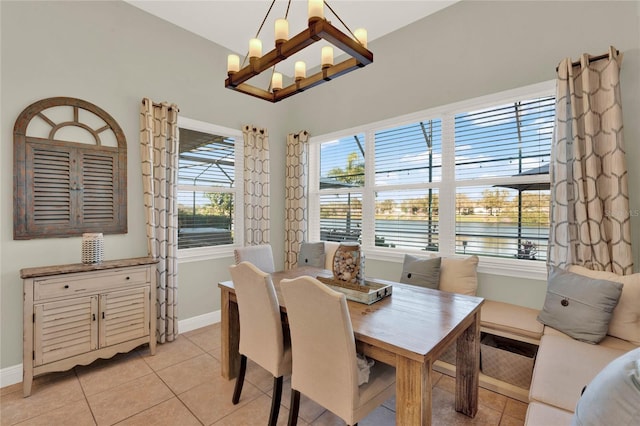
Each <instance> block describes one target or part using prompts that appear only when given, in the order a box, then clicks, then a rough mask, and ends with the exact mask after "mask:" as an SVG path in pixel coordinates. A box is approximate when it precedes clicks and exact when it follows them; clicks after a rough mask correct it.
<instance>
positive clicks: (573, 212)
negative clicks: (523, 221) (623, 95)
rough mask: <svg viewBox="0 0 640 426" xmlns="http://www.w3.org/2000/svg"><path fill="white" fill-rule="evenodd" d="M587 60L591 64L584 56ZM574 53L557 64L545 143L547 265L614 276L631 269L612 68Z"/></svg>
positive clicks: (613, 58) (616, 60)
mask: <svg viewBox="0 0 640 426" xmlns="http://www.w3.org/2000/svg"><path fill="white" fill-rule="evenodd" d="M590 59H591V61H590ZM621 63H622V55H620V54H618V52H617V51H616V50H615V49H614V48H613V47H612V48H610V49H609V53H608V55H604V59H598V60H594V58H590V57H589V55H586V54H584V55H582V57H581V58H580V63H579V64H577V65H575V64H572V62H571V59H570V58H567V59H564V60H563V61H562V62H561V63H560V65H559V66H558V80H557V94H556V123H555V133H554V138H553V144H552V148H551V161H550V174H551V227H550V236H549V256H548V259H549V263H550V264H551V265H555V266H559V267H566V266H568V265H572V264H576V265H581V266H584V267H586V268H589V269H593V270H598V271H610V272H615V273H617V274H620V275H624V274H630V273H632V270H633V261H632V253H631V235H630V226H629V218H630V211H629V193H628V188H627V166H626V160H625V150H624V145H623V140H622V136H623V127H622V105H621V99H620V79H619V76H620V65H621Z"/></svg>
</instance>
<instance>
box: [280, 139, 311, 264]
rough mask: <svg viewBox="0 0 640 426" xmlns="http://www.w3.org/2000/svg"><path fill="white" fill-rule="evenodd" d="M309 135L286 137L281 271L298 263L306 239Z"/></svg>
mask: <svg viewBox="0 0 640 426" xmlns="http://www.w3.org/2000/svg"><path fill="white" fill-rule="evenodd" d="M308 142H309V133H308V132H307V131H306V130H303V131H302V132H299V133H295V134H294V133H291V134H289V135H288V136H287V154H286V156H287V158H286V168H285V207H284V208H285V223H284V230H285V241H284V249H285V259H284V269H285V270H287V269H291V268H293V267H295V266H296V264H297V262H298V253H299V252H300V243H302V242H303V241H305V239H306V236H307V220H308V209H307V208H308V183H309V181H308V174H309V149H308V147H309V145H308Z"/></svg>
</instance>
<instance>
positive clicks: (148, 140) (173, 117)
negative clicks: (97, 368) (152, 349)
mask: <svg viewBox="0 0 640 426" xmlns="http://www.w3.org/2000/svg"><path fill="white" fill-rule="evenodd" d="M177 122H178V107H177V106H175V105H173V104H168V103H164V102H163V103H161V104H154V103H153V102H152V101H151V100H150V99H148V98H144V99H143V100H142V108H141V110H140V150H141V152H140V154H141V155H140V157H141V160H142V182H143V189H144V207H145V214H146V220H147V244H148V252H149V256H151V257H153V258H154V259H157V260H158V263H157V275H156V286H157V292H156V296H157V309H156V316H157V339H158V342H159V343H164V342H171V341H173V340H174V339H175V338H176V337H177V336H178V261H177V260H178V259H177V254H178V204H177V186H176V185H177V181H178V138H177Z"/></svg>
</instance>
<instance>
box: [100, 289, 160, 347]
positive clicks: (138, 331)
mask: <svg viewBox="0 0 640 426" xmlns="http://www.w3.org/2000/svg"><path fill="white" fill-rule="evenodd" d="M148 335H149V287H148V286H147V287H139V288H134V289H131V290H121V291H112V292H109V293H104V294H101V295H100V338H99V341H100V347H101V348H103V347H106V346H112V345H116V344H118V343H121V342H126V341H128V340H132V339H136V338H139V337H144V336H148Z"/></svg>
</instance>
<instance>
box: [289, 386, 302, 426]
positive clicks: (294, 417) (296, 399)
mask: <svg viewBox="0 0 640 426" xmlns="http://www.w3.org/2000/svg"><path fill="white" fill-rule="evenodd" d="M299 410H300V392H298V391H297V390H295V389H293V388H292V389H291V407H289V422H288V423H287V425H288V426H297V424H298V411H299Z"/></svg>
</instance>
